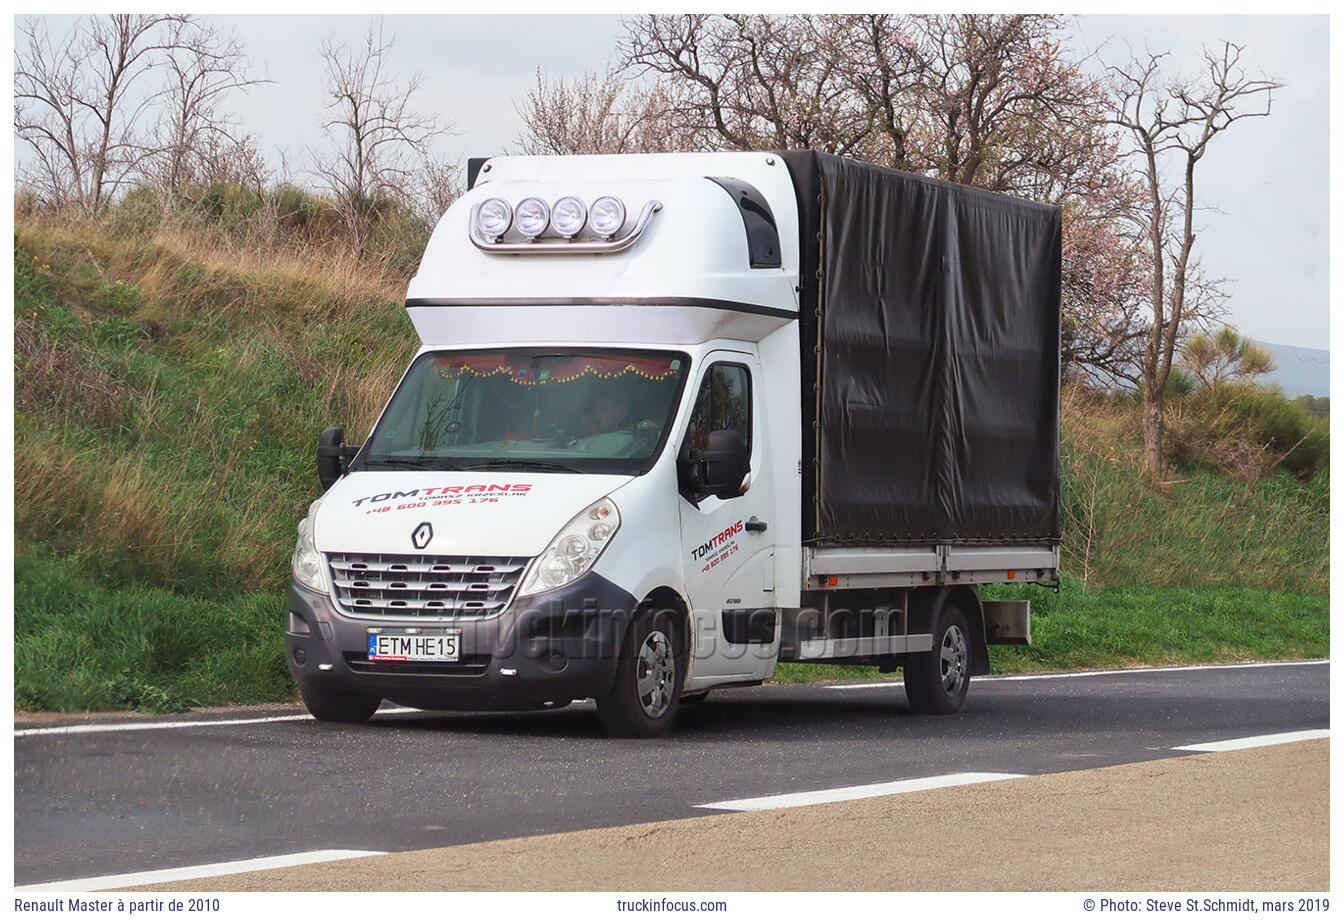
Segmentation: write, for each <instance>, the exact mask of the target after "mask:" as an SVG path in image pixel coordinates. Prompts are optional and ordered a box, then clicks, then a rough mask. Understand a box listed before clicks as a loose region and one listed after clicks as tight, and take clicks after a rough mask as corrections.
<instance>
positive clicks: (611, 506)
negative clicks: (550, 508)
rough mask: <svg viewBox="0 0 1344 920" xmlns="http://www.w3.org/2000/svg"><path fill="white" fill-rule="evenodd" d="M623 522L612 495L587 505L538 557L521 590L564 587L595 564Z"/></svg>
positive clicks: (531, 591) (522, 591)
mask: <svg viewBox="0 0 1344 920" xmlns="http://www.w3.org/2000/svg"><path fill="white" fill-rule="evenodd" d="M620 526H621V513H620V511H618V510H617V509H616V503H615V502H613V501H612V500H611V499H609V498H602V499H598V500H597V501H595V502H593V503H592V504H591V505H589V506H588V507H587V508H584V509H583V510H582V511H580V512H579V513H578V514H576V515H575V516H574V518H573V519H572V520H571V521H570V522H569V523H568V524H566V525H565V526H564V527H563V528H562V529H561V530H560V533H558V534H556V537H555V539H554V540H552V541H551V545H550V546H548V547H546V551H545V552H543V553H542V554H541V555H540V556H538V557H537V560H536V562H534V563H533V564H532V568H531V570H530V571H529V572H528V573H527V578H526V579H525V580H524V581H523V587H522V590H521V593H522V594H524V595H529V594H539V593H541V592H542V591H551V590H554V589H555V588H563V587H564V586H565V585H567V584H569V583H570V582H572V581H575V580H576V579H578V578H579V576H580V575H583V574H584V573H585V572H587V571H588V570H589V569H591V568H592V567H593V563H594V562H596V561H597V557H598V556H601V555H602V551H603V550H604V549H606V548H607V544H608V543H610V542H611V538H612V537H614V536H615V535H616V531H617V530H619V529H620Z"/></svg>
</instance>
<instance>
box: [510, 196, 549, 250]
mask: <svg viewBox="0 0 1344 920" xmlns="http://www.w3.org/2000/svg"><path fill="white" fill-rule="evenodd" d="M517 217H518V232H519V233H521V234H522V235H523V236H525V237H527V238H528V239H530V240H535V239H536V238H537V237H539V236H541V235H542V234H543V233H545V232H546V228H547V227H548V226H549V225H550V223H551V209H550V208H549V207H548V206H547V204H546V202H544V201H542V200H541V199H540V198H524V199H523V200H522V201H520V202H518V214H517Z"/></svg>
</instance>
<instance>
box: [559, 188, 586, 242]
mask: <svg viewBox="0 0 1344 920" xmlns="http://www.w3.org/2000/svg"><path fill="white" fill-rule="evenodd" d="M587 220H588V208H587V207H585V206H584V204H583V202H582V201H580V200H579V199H577V198H575V197H574V196H573V195H569V196H566V197H564V198H561V199H560V200H559V201H557V202H556V203H555V207H554V208H553V209H552V210H551V226H553V227H555V232H556V233H558V234H560V235H561V236H563V237H564V238H565V239H570V238H572V237H574V236H577V235H578V232H579V231H580V230H582V229H583V225H584V223H586V222H587Z"/></svg>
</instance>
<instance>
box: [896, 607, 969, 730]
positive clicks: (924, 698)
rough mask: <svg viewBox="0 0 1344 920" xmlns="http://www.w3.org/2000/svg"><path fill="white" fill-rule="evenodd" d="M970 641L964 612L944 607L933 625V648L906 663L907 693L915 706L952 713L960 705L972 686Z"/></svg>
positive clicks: (931, 712)
mask: <svg viewBox="0 0 1344 920" xmlns="http://www.w3.org/2000/svg"><path fill="white" fill-rule="evenodd" d="M971 641H972V640H971V631H970V628H969V627H968V626H967V623H966V616H965V614H963V613H962V612H961V611H960V610H959V609H958V608H956V607H953V606H951V605H948V606H946V607H944V608H943V609H942V612H941V613H939V614H938V622H937V623H936V624H935V626H934V629H933V648H932V649H931V650H930V651H928V652H925V653H924V654H922V655H912V656H910V658H908V659H907V660H906V663H905V696H906V698H907V699H908V700H909V701H910V708H911V709H912V710H914V711H915V712H918V713H922V714H926V715H951V714H952V713H954V712H957V711H958V710H959V709H961V704H962V703H963V702H964V701H965V700H966V691H967V690H968V689H970V686H971V673H970V672H971V667H970V666H971Z"/></svg>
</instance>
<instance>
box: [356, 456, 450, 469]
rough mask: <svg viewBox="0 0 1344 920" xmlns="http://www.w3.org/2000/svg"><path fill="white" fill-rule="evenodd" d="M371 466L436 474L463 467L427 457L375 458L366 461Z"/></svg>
mask: <svg viewBox="0 0 1344 920" xmlns="http://www.w3.org/2000/svg"><path fill="white" fill-rule="evenodd" d="M365 462H366V463H368V464H369V465H370V466H374V467H378V466H394V467H402V468H404V469H408V470H432V471H436V472H444V471H448V472H457V471H459V470H460V469H461V467H458V466H454V465H453V464H451V463H449V462H448V461H447V460H435V459H430V458H426V457H373V458H370V459H369V460H366V461H365Z"/></svg>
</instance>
